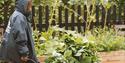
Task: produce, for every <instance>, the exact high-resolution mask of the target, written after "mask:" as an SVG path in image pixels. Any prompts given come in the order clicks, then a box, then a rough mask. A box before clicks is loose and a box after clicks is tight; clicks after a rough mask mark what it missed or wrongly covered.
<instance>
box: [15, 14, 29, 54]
mask: <svg viewBox="0 0 125 63" xmlns="http://www.w3.org/2000/svg"><path fill="white" fill-rule="evenodd" d="M13 36H14V40H15V44H16V47H17V52H18V53H19V55H20V56H27V55H28V54H29V49H28V47H27V41H28V38H27V33H26V20H25V19H24V17H22V16H17V17H16V18H15V22H14V27H13Z"/></svg>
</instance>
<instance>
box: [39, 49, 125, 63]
mask: <svg viewBox="0 0 125 63" xmlns="http://www.w3.org/2000/svg"><path fill="white" fill-rule="evenodd" d="M98 54H99V57H100V61H101V62H100V63H125V51H124V50H120V51H111V52H99V53H98ZM45 58H46V57H45V56H41V57H39V61H40V63H44V60H45Z"/></svg>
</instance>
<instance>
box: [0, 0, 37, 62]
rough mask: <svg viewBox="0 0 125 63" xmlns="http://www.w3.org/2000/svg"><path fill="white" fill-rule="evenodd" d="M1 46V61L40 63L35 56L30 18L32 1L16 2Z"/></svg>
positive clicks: (18, 0)
mask: <svg viewBox="0 0 125 63" xmlns="http://www.w3.org/2000/svg"><path fill="white" fill-rule="evenodd" d="M15 7H16V8H15V11H14V12H13V14H12V15H11V17H10V19H9V22H8V25H7V28H6V30H5V33H4V36H3V40H2V43H1V46H0V60H2V61H6V62H7V63H9V62H10V63H28V61H29V60H32V61H34V62H35V63H39V62H38V60H37V57H36V54H35V48H34V41H33V38H32V29H31V25H30V24H31V23H30V16H31V15H32V13H31V12H32V0H16V6H15Z"/></svg>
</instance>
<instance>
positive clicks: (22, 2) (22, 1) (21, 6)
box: [16, 0, 30, 16]
mask: <svg viewBox="0 0 125 63" xmlns="http://www.w3.org/2000/svg"><path fill="white" fill-rule="evenodd" d="M27 6H28V0H16V10H17V11H19V12H21V13H22V14H23V15H25V16H27V14H30V13H28V12H27V11H26V10H25V9H26V8H27Z"/></svg>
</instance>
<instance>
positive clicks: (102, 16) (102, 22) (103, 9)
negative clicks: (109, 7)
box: [101, 5, 106, 28]
mask: <svg viewBox="0 0 125 63" xmlns="http://www.w3.org/2000/svg"><path fill="white" fill-rule="evenodd" d="M105 13H106V12H105V8H104V7H103V6H102V5H101V14H102V15H101V26H102V28H103V27H104V22H105Z"/></svg>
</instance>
